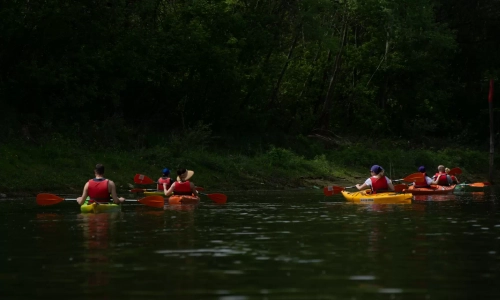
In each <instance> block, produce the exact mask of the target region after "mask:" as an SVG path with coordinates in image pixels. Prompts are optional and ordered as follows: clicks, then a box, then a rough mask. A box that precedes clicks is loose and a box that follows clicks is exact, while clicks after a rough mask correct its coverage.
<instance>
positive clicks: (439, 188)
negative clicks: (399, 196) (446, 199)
mask: <svg viewBox="0 0 500 300" xmlns="http://www.w3.org/2000/svg"><path fill="white" fill-rule="evenodd" d="M454 189H455V184H453V185H450V186H444V185H434V184H432V185H431V187H429V188H416V187H414V186H410V187H408V189H406V190H404V192H405V193H412V194H413V195H434V194H450V193H453V190H454Z"/></svg>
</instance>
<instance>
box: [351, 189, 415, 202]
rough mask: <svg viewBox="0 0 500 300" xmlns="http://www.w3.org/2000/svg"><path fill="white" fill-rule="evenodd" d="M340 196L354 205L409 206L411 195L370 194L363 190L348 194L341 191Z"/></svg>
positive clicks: (391, 193) (393, 193)
mask: <svg viewBox="0 0 500 300" xmlns="http://www.w3.org/2000/svg"><path fill="white" fill-rule="evenodd" d="M342 195H344V198H346V199H347V201H351V202H354V203H366V204H393V203H404V204H410V203H411V199H412V194H410V193H405V194H401V193H395V192H385V193H377V194H371V191H370V190H364V191H359V192H352V193H351V192H348V191H345V190H344V191H342Z"/></svg>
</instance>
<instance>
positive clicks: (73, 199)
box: [64, 198, 138, 204]
mask: <svg viewBox="0 0 500 300" xmlns="http://www.w3.org/2000/svg"><path fill="white" fill-rule="evenodd" d="M76 200H77V199H76V198H64V201H76ZM137 201H138V200H137V199H125V201H124V202H137ZM110 203H114V202H109V204H110ZM99 204H108V202H106V203H99Z"/></svg>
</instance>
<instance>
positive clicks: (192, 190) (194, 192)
mask: <svg viewBox="0 0 500 300" xmlns="http://www.w3.org/2000/svg"><path fill="white" fill-rule="evenodd" d="M189 185H190V186H191V193H193V195H195V196H197V197H198V196H199V195H198V191H197V190H196V186H195V185H194V183H192V182H190V183H189Z"/></svg>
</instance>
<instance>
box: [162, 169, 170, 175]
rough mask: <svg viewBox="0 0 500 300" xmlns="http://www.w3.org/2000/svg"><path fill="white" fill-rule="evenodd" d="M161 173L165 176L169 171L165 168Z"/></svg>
mask: <svg viewBox="0 0 500 300" xmlns="http://www.w3.org/2000/svg"><path fill="white" fill-rule="evenodd" d="M161 172H162V173H163V174H165V175H168V174H170V170H169V169H167V168H165V169H163V171H161Z"/></svg>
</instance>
